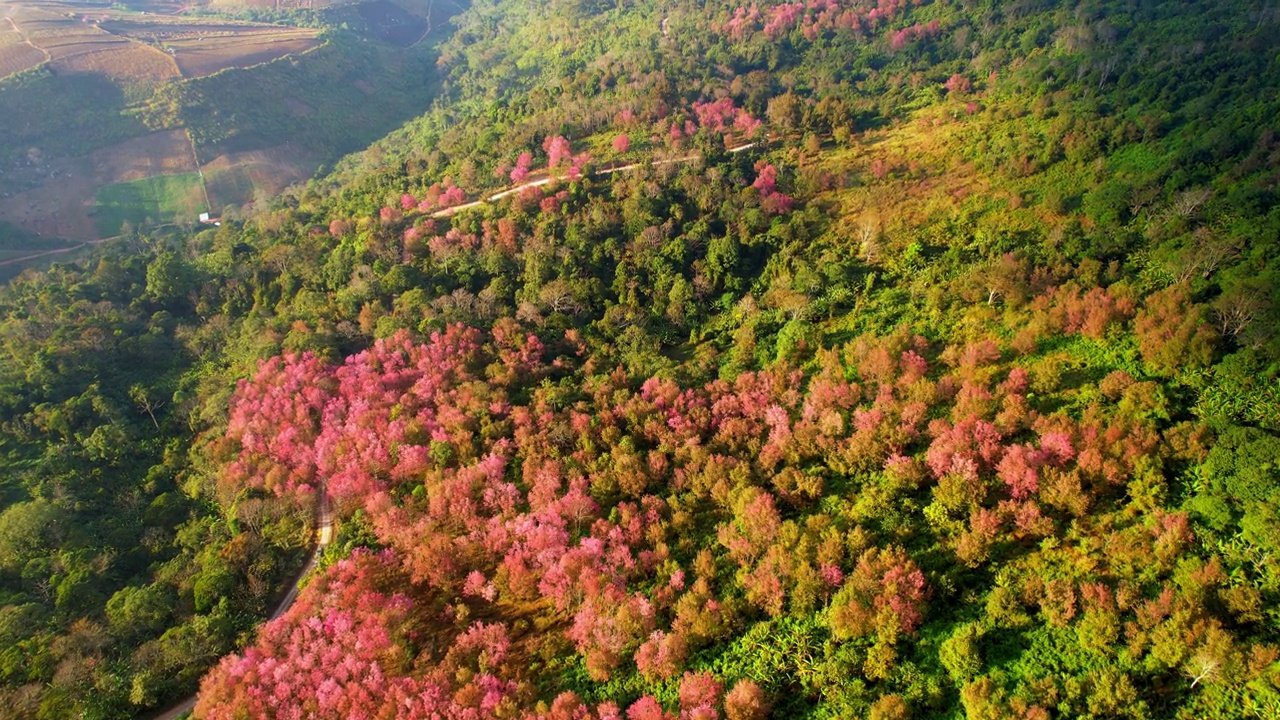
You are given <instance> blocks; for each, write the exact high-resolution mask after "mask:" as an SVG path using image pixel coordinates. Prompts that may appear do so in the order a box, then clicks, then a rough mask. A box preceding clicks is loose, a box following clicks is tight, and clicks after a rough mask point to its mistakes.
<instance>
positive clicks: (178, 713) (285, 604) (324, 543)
mask: <svg viewBox="0 0 1280 720" xmlns="http://www.w3.org/2000/svg"><path fill="white" fill-rule="evenodd" d="M315 538H316V544H315V547H314V548H313V549H312V550H311V556H310V557H308V558H307V564H306V565H303V566H302V570H300V571H299V572H298V575H297V577H296V578H295V579H294V581H293V585H292V586H290V588H289V592H288V593H287V594H286V595H285V596H284V598H283V599H281V600H280V602H279V604H277V605H276V608H275V610H272V611H271V616H270V617H268V618H267V620H266V622H271V621H272V620H275V619H276V618H278V617H280V616H281V615H283V614H285V612H286V611H287V610H288V609H289V608H290V607H291V606H292V605H293V601H294V600H297V599H298V592H299V591H300V590H301V589H302V585H303V582H302V581H303V580H305V579H306V577H307V576H308V575H310V574H311V571H312V570H315V569H316V565H317V564H318V563H319V562H320V555H321V553H323V552H324V549H325V548H327V547H329V543H331V542H333V505H332V504H331V503H330V502H329V495H328V493H326V494H324V495H323V496H322V497H321V499H320V505H319V507H318V508H316V534H315ZM196 699H197V696H196V695H192V696H191V697H188V698H187V699H185V700H183V701H182V702H180V703H178V704H177V705H174V706H173V707H171V708H169V709H168V710H165V711H164V712H162V713H160V714H158V715H153V716H151V720H177V719H178V718H180V717H182V716H183V715H185V714H187V713H189V712H191V711H192V710H194V709H195V707H196Z"/></svg>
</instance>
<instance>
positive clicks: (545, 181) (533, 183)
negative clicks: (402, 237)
mask: <svg viewBox="0 0 1280 720" xmlns="http://www.w3.org/2000/svg"><path fill="white" fill-rule="evenodd" d="M757 144H758V143H753V142H752V143H746V144H745V145H737V146H735V147H731V148H729V150H728V152H731V153H740V152H742V151H744V150H750V149H751V148H753V147H755V146H756V145H757ZM701 159H702V156H701V155H685V156H683V157H678V158H670V159H667V160H655V161H653V162H651V163H631V164H629V165H619V166H617V167H610V168H602V169H600V170H596V171H595V172H593V173H591V176H592V177H599V176H601V175H612V174H614V173H620V172H627V171H630V170H635V169H636V168H639V167H645V166H652V167H660V166H662V165H676V164H683V163H689V162H694V161H695V160H701ZM556 179H557V178H552V177H544V178H538V179H537V180H529V181H526V182H522V183H520V184H519V185H515V186H513V187H509V188H507V189H506V190H502V191H501V192H496V193H494V194H492V195H489V196H488V197H483V198H480V199H479V200H472V201H471V202H468V203H463V204H461V205H454V206H453V207H447V208H444V209H443V210H437V211H435V212H433V213H431V215H430V217H433V218H443V217H450V216H452V215H455V214H457V213H459V212H462V211H463V210H470V209H471V208H474V207H480V206H481V205H487V204H489V203H492V202H497V201H499V200H501V199H502V198H504V197H507V196H508V195H514V194H516V193H518V192H520V191H521V190H524V189H525V188H531V187H541V186H543V185H549V184H551V183H552V182H554V181H555V180H556Z"/></svg>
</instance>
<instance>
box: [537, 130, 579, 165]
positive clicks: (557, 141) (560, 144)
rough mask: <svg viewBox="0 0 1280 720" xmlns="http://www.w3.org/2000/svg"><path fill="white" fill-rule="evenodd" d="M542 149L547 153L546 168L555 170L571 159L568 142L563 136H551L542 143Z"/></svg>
mask: <svg viewBox="0 0 1280 720" xmlns="http://www.w3.org/2000/svg"><path fill="white" fill-rule="evenodd" d="M542 149H543V150H546V151H547V167H549V168H556V167H559V166H560V163H562V162H564V161H565V160H570V159H572V158H573V151H572V150H571V149H570V148H569V141H568V140H567V139H565V137H564V136H563V135H552V136H550V137H548V138H547V139H546V140H544V141H543V143H542Z"/></svg>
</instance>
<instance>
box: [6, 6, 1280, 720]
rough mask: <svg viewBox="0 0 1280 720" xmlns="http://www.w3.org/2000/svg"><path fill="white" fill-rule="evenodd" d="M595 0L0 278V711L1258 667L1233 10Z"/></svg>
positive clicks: (470, 706) (951, 689) (462, 56)
mask: <svg viewBox="0 0 1280 720" xmlns="http://www.w3.org/2000/svg"><path fill="white" fill-rule="evenodd" d="M640 5H641V6H639V7H633V6H631V4H627V3H611V2H583V1H581V0H548V1H547V2H536V3H530V2H512V1H510V0H485V1H484V2H477V3H475V5H474V6H473V7H471V8H470V9H469V10H468V12H467V13H465V14H464V15H463V16H461V17H460V18H459V21H458V32H457V35H456V36H455V37H454V38H453V39H452V40H450V41H449V42H447V43H446V44H445V45H444V46H443V52H442V56H441V67H442V70H443V72H444V77H445V79H444V80H443V82H442V87H441V94H440V96H439V98H438V100H437V101H436V105H435V107H434V108H433V109H432V110H431V111H430V112H428V113H427V114H425V115H424V116H422V117H421V118H419V119H417V120H415V121H413V122H411V123H409V124H408V125H406V126H405V127H404V128H402V129H401V130H399V131H397V132H395V133H393V134H392V135H390V136H388V137H387V138H386V139H384V140H383V141H380V142H379V143H377V144H376V145H374V146H373V147H372V148H370V149H369V150H368V151H366V152H363V153H361V154H359V155H356V156H352V157H351V158H349V159H348V160H347V161H345V162H343V163H342V164H341V165H340V166H339V167H338V168H337V170H336V171H335V172H334V173H333V174H332V175H330V176H329V177H327V178H325V179H323V180H319V181H316V182H314V183H312V184H310V185H309V186H308V187H307V188H306V189H305V190H304V191H301V192H299V193H297V194H295V195H288V196H285V197H282V198H280V199H278V200H277V201H275V202H274V203H273V205H272V207H271V208H269V209H267V210H265V211H263V212H261V213H259V214H258V215H256V216H254V217H252V218H248V219H246V220H244V221H236V222H229V223H226V224H224V225H223V226H222V227H220V228H217V229H216V230H208V231H205V232H203V233H200V234H198V235H196V236H194V237H192V238H190V239H189V241H187V242H185V243H183V244H181V245H180V246H176V247H172V248H165V247H157V246H154V245H150V244H147V243H145V242H142V241H135V243H134V245H130V246H120V247H117V248H116V249H115V250H113V251H108V253H107V254H106V256H104V258H103V259H102V260H101V261H100V262H98V264H97V265H96V266H93V267H88V268H75V269H73V268H57V269H55V270H54V271H51V272H50V273H47V274H43V275H39V274H33V275H28V276H24V277H23V278H22V279H20V280H19V281H17V282H15V283H13V284H12V285H11V287H10V288H9V289H8V290H7V291H6V293H5V295H4V297H3V303H4V307H5V309H6V322H5V325H4V332H3V336H2V337H3V341H4V344H5V349H6V351H7V357H8V358H11V360H10V362H9V363H7V364H6V366H5V368H4V373H5V375H4V379H3V382H4V383H5V387H6V392H5V394H4V397H5V402H6V407H5V410H4V413H3V417H4V418H5V425H4V435H3V443H4V444H3V449H4V451H5V453H6V459H5V463H6V467H7V468H8V469H9V472H8V473H7V474H6V478H7V479H6V483H7V484H6V486H5V490H6V492H7V493H8V502H9V505H8V507H7V509H6V510H5V511H4V513H3V515H0V572H3V573H4V578H5V583H4V587H5V588H14V589H13V590H6V593H7V594H6V595H5V596H4V598H2V599H0V600H2V601H3V604H4V607H3V609H2V610H0V617H4V618H5V623H4V626H3V631H2V633H3V637H4V643H3V649H2V652H3V654H2V655H0V657H4V658H6V661H5V662H6V664H5V669H4V672H5V675H4V678H3V680H4V682H5V688H6V689H5V693H6V695H5V697H6V700H7V702H5V703H3V705H4V706H6V707H15V708H21V709H22V713H21V714H25V715H27V716H32V717H60V716H64V715H66V714H69V712H70V710H69V708H71V707H72V706H75V707H76V709H77V710H79V711H80V712H82V713H85V714H86V716H101V717H114V716H125V715H128V714H129V713H130V712H136V709H137V708H141V707H147V706H154V705H156V704H158V702H159V701H160V700H162V699H165V698H167V697H171V696H172V694H175V693H176V692H177V688H179V687H180V686H181V685H182V682H183V680H184V679H189V678H191V677H192V676H193V675H194V674H197V673H199V672H201V671H202V669H203V668H205V667H207V666H208V664H209V663H210V662H211V661H212V659H213V658H214V657H215V656H216V655H219V654H221V653H223V652H226V651H227V650H229V649H230V648H231V646H232V644H233V643H238V644H240V645H241V647H242V649H241V650H239V651H238V653H237V654H234V655H231V656H229V657H226V658H224V659H222V660H221V661H220V662H219V663H218V664H217V666H216V668H215V669H214V670H213V671H212V672H210V673H209V674H208V675H207V676H206V677H205V679H204V681H203V683H202V686H201V693H200V701H199V704H198V705H197V708H196V715H197V716H198V717H210V718H235V717H282V718H283V717H333V718H347V717H403V718H410V717H440V716H443V717H529V716H539V717H548V718H588V717H590V718H601V719H603V718H621V717H627V718H629V719H630V720H642V719H648V718H665V717H676V716H679V717H689V718H712V717H719V716H721V715H724V716H726V717H728V718H731V719H733V720H737V719H739V718H760V717H765V716H766V715H767V714H768V713H769V712H770V708H772V712H773V713H774V715H775V716H778V717H815V718H816V717H873V718H884V719H888V718H906V717H970V718H1003V717H1025V718H1049V717H1072V718H1074V717H1098V718H1102V717H1134V718H1165V717H1186V718H1236V717H1258V718H1268V717H1274V716H1275V715H1276V714H1277V713H1280V615H1277V611H1276V608H1277V607H1278V606H1280V605H1278V604H1277V603H1278V602H1280V566H1277V560H1276V554H1277V551H1280V541H1278V540H1277V537H1280V533H1277V532H1276V527H1277V523H1278V522H1280V475H1278V470H1277V467H1278V466H1277V459H1278V458H1280V438H1278V437H1277V433H1280V383H1278V381H1277V369H1278V368H1277V361H1278V360H1280V338H1277V337H1276V335H1275V333H1274V329H1275V328H1276V327H1277V321H1280V318H1278V317H1277V307H1276V304H1275V301H1276V297H1275V295H1276V293H1275V282H1274V272H1275V268H1276V253H1277V248H1278V247H1280V246H1278V245H1277V241H1278V240H1280V209H1278V208H1280V203H1277V183H1278V181H1280V142H1278V139H1277V135H1276V131H1277V128H1276V127H1275V124H1276V122H1277V121H1276V118H1277V117H1280V107H1278V105H1280V94H1278V93H1277V90H1278V89H1280V88H1277V85H1278V84H1280V67H1277V64H1278V63H1280V53H1278V52H1277V50H1280V48H1278V47H1277V41H1276V39H1275V38H1276V34H1275V30H1276V25H1277V23H1278V22H1280V16H1277V15H1276V14H1275V13H1274V12H1273V11H1270V10H1267V9H1264V8H1261V7H1260V6H1258V5H1257V4H1255V3H1250V2H1246V1H1245V0H1239V1H1234V0H1233V1H1228V2H1218V3H1182V4H1179V5H1178V6H1177V7H1173V6H1171V5H1168V4H1164V5H1162V4H1156V3H1128V2H1119V1H1118V0H1117V1H1115V2H1112V1H1110V0H1098V1H1095V2H1086V3H1079V4H1065V3H1062V4H1060V3H1052V2H1023V3H1012V4H1011V3H993V2H964V3H961V2H932V3H919V4H912V5H908V4H905V3H898V2H882V3H879V4H876V5H872V4H868V3H859V2H838V1H837V0H828V1H816V2H809V3H804V4H799V3H796V4H779V5H768V6H766V7H760V6H759V5H751V6H745V7H742V8H729V7H727V6H721V5H720V4H719V3H701V2H696V1H695V0H683V1H681V2H672V3H667V4H666V8H665V9H664V10H661V11H660V10H659V9H657V8H655V7H652V5H651V4H640ZM707 59H709V61H708V60H707ZM633 165H634V167H633ZM544 181H545V182H544ZM534 183H538V184H534ZM520 184H523V185H526V187H524V188H523V189H520V190H517V191H516V192H512V193H510V194H507V195H505V196H503V197H501V198H499V199H496V200H493V201H490V202H484V203H480V204H478V205H474V206H470V207H466V208H464V209H455V208H456V206H459V205H462V204H464V202H465V201H466V200H468V199H475V198H484V197H489V196H491V195H492V194H494V193H495V192H497V191H500V190H502V189H504V188H511V187H512V186H513V185H520ZM321 496H328V497H330V498H331V499H332V501H333V502H334V504H335V505H336V507H337V509H338V511H339V516H340V532H339V536H338V540H337V541H336V542H335V543H334V544H332V545H331V546H330V547H329V548H328V550H327V552H326V554H325V558H324V561H323V562H322V570H321V571H320V572H319V573H318V574H317V576H316V577H315V578H314V579H313V580H312V581H311V583H310V584H309V585H308V586H307V588H306V589H304V591H303V592H302V593H301V595H300V598H299V600H298V602H297V603H296V604H295V605H294V606H292V608H291V609H290V610H289V611H288V612H287V613H285V614H284V615H283V616H282V617H281V618H279V619H278V620H276V621H273V622H271V623H268V624H266V625H265V626H263V627H262V629H261V631H260V632H259V633H257V635H252V634H250V633H248V632H246V631H247V629H248V628H249V627H250V625H251V622H252V620H251V618H252V617H253V614H254V613H261V612H262V611H263V608H264V607H265V605H266V603H267V601H268V600H269V599H270V598H271V597H272V596H273V594H274V593H275V592H276V591H278V590H279V588H280V587H281V586H282V584H283V583H284V582H285V580H284V578H285V576H287V569H288V567H290V562H291V559H296V557H297V556H298V553H299V551H300V550H301V549H302V548H303V547H304V546H305V545H306V543H307V538H306V530H307V528H308V519H309V517H310V514H311V511H312V509H313V508H314V507H315V504H316V503H317V501H318V499H319V498H320V497H321ZM139 518H141V520H139ZM295 561H296V560H295ZM174 648H181V649H183V650H185V652H188V653H189V655H188V656H187V657H185V658H182V659H176V658H177V651H176V650H173V649H174ZM33 659H34V660H33ZM165 663H168V664H165ZM170 679H173V682H172V683H171V684H169V683H166V682H164V681H168V680H170Z"/></svg>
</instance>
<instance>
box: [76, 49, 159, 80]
mask: <svg viewBox="0 0 1280 720" xmlns="http://www.w3.org/2000/svg"><path fill="white" fill-rule="evenodd" d="M52 66H53V68H54V70H56V71H58V72H69V73H94V74H99V75H105V76H107V77H109V78H112V79H116V80H125V81H131V82H144V83H157V82H162V81H164V80H170V79H173V78H177V77H179V76H180V73H179V72H178V66H177V64H176V63H175V62H174V61H173V58H171V57H169V56H168V55H166V54H164V53H163V52H161V51H159V50H156V49H155V48H152V47H148V46H146V45H143V44H141V43H127V44H124V45H112V46H111V47H109V48H107V49H105V50H92V51H90V52H85V53H80V54H78V55H72V56H69V57H65V58H62V59H59V60H55V61H54V62H53V63H52Z"/></svg>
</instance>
